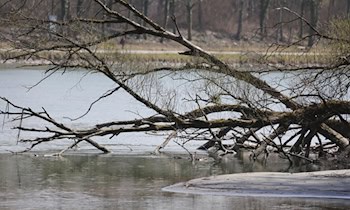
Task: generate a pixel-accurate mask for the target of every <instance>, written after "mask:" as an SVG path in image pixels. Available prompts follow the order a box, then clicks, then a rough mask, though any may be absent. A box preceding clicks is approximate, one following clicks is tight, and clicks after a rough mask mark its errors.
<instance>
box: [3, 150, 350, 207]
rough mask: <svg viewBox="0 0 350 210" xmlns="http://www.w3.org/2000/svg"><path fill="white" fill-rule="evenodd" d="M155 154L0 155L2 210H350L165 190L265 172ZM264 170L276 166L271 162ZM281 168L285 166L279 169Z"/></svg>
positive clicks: (322, 202) (318, 202)
mask: <svg viewBox="0 0 350 210" xmlns="http://www.w3.org/2000/svg"><path fill="white" fill-rule="evenodd" d="M234 164H235V166H232V167H226V166H225V165H222V164H216V165H215V164H208V163H205V164H201V163H198V164H195V165H193V164H192V163H191V162H190V161H188V160H187V159H185V158H184V159H174V158H169V157H159V156H158V157H155V156H115V155H114V156H113V155H67V156H66V157H63V158H53V157H43V156H33V155H30V154H28V155H20V156H12V155H5V154H2V155H0V209H242V210H248V209H344V210H345V209H348V208H349V206H350V201H347V200H336V199H333V200H332V199H329V200H327V199H307V198H305V199H296V198H293V199H289V198H276V199H274V198H263V197H259V198H254V197H226V196H213V195H192V194H178V193H167V192H162V191H161V188H163V187H165V186H168V185H171V184H174V183H177V182H182V181H186V180H189V179H192V178H195V177H202V176H209V175H215V174H223V173H234V172H244V171H246V172H247V171H254V170H258V171H259V170H262V169H261V168H260V167H259V165H255V166H253V165H251V164H246V163H244V162H241V161H236V162H234ZM270 167H271V168H267V169H266V170H276V169H277V168H276V167H275V166H270ZM280 169H281V168H280Z"/></svg>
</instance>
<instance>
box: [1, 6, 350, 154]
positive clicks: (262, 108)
mask: <svg viewBox="0 0 350 210" xmlns="http://www.w3.org/2000/svg"><path fill="white" fill-rule="evenodd" d="M93 3H94V4H98V5H99V8H100V10H99V13H103V14H104V15H103V16H101V17H99V16H98V15H96V16H94V17H85V18H82V17H77V18H72V19H69V20H65V21H63V22H61V21H55V20H42V19H37V18H35V15H34V14H33V10H28V9H26V8H25V7H23V6H21V5H17V4H16V3H14V4H12V5H11V10H10V12H9V13H8V14H7V15H6V16H5V18H3V19H2V23H3V25H4V24H6V23H9V22H13V23H15V25H14V27H13V28H12V30H4V31H3V32H2V35H1V37H2V39H3V40H5V41H6V43H8V44H9V46H10V47H11V49H9V50H8V51H6V52H4V53H3V55H2V57H4V58H5V61H10V60H18V59H35V60H38V61H40V62H41V65H42V64H45V65H47V66H48V67H47V68H48V69H47V71H46V73H47V74H48V76H50V75H51V74H53V73H56V72H62V71H63V72H65V71H69V70H70V69H76V68H84V69H86V71H91V72H98V73H100V74H103V75H105V76H106V77H107V78H109V79H110V80H112V81H113V82H114V83H115V85H116V87H115V88H114V89H112V90H110V94H106V95H103V96H101V97H100V98H99V99H97V100H96V101H95V102H98V101H99V100H101V99H103V98H105V97H113V96H112V94H113V93H114V92H116V91H120V90H124V91H126V92H127V93H128V94H129V95H131V96H132V97H133V98H134V99H136V100H137V101H139V102H141V103H142V104H143V105H144V106H145V107H147V108H149V109H151V110H153V111H154V112H156V113H157V114H156V115H152V116H148V117H144V118H139V119H135V120H130V121H113V122H106V123H103V124H97V125H94V126H92V127H90V128H81V129H79V128H78V129H77V128H72V127H71V126H70V125H69V124H63V123H61V122H59V121H57V120H56V119H54V118H52V117H51V116H50V114H49V113H48V112H47V111H46V110H45V109H43V110H41V111H38V110H32V109H31V108H26V107H22V106H18V105H16V104H15V103H13V102H12V101H10V100H8V99H6V98H3V97H2V98H0V99H1V100H2V101H4V102H5V103H7V104H8V106H9V107H11V109H7V110H1V112H0V113H1V114H3V115H9V116H12V117H13V119H14V120H18V121H19V122H20V124H19V126H18V127H16V129H18V130H20V131H22V132H37V133H38V134H39V133H40V134H42V133H44V134H46V135H45V137H37V138H34V139H22V140H21V141H22V142H27V143H28V142H29V143H31V146H30V147H29V148H28V149H27V150H26V151H29V150H31V149H32V148H34V147H35V146H37V145H39V144H43V143H47V142H50V141H53V140H56V139H67V140H71V141H72V145H71V146H69V148H72V147H74V146H75V145H77V144H79V143H80V142H88V143H90V144H91V145H93V146H94V147H96V148H98V149H99V150H101V151H103V152H109V150H108V148H105V147H104V146H103V145H100V144H98V142H97V141H95V140H94V138H95V137H100V136H109V137H110V138H113V137H116V136H118V135H119V134H121V133H128V132H147V131H154V132H160V131H169V132H170V133H171V134H170V136H169V138H167V139H166V141H169V140H170V139H171V138H181V139H184V142H187V141H190V140H196V139H207V140H208V142H207V143H206V144H204V145H203V146H202V147H201V148H202V149H209V148H210V147H218V148H219V150H221V151H224V153H223V154H227V153H233V152H236V151H237V150H240V149H241V148H245V147H247V146H250V147H253V152H252V158H253V159H257V158H258V157H259V156H260V155H261V154H264V153H267V147H268V146H271V147H272V148H274V149H275V151H276V152H279V153H281V154H282V155H284V156H285V157H287V158H288V159H290V157H303V158H304V159H307V160H310V161H312V160H313V159H310V152H312V151H317V153H318V154H319V156H321V155H324V154H327V153H330V152H331V151H336V152H337V154H338V155H339V157H340V158H346V157H347V156H348V155H349V152H350V147H349V143H350V142H349V137H350V133H349V129H350V125H349V121H348V119H347V116H348V115H349V114H350V108H349V107H350V106H349V105H350V102H349V101H348V100H347V91H348V87H349V84H350V82H349V79H348V78H349V77H348V62H347V60H346V59H343V60H341V62H336V63H334V64H331V65H327V66H306V67H305V66H303V67H298V68H295V69H293V70H299V71H293V72H292V73H290V72H287V71H289V70H291V68H290V67H288V66H286V65H284V66H278V68H280V69H281V68H282V69H284V70H285V71H286V72H282V73H281V74H282V75H285V74H289V75H290V76H291V77H292V76H293V78H292V80H293V81H294V82H295V83H293V84H290V85H289V86H288V85H287V84H282V83H283V82H282V79H281V81H280V83H277V84H276V83H274V82H271V81H269V80H267V79H266V78H267V77H266V74H273V73H269V72H268V73H264V74H259V73H252V72H250V71H248V70H241V69H240V68H236V67H233V66H231V65H228V64H227V63H225V62H223V61H222V60H220V59H219V58H218V57H216V56H214V55H212V54H210V53H208V52H207V51H205V50H203V49H201V48H200V47H199V46H197V45H195V44H193V43H192V42H190V41H188V40H187V39H186V38H184V37H183V36H182V34H181V31H180V29H179V28H178V26H177V23H176V19H175V18H173V24H174V25H175V27H176V28H177V34H174V33H172V32H169V31H167V30H166V29H165V28H163V27H161V26H160V25H158V24H157V23H155V22H153V21H152V20H151V19H149V18H148V17H147V16H145V15H144V14H142V13H141V12H140V11H138V10H137V9H136V8H135V7H134V6H133V5H132V4H130V3H128V2H127V1H123V0H117V1H115V2H114V4H117V5H118V10H112V9H111V8H109V7H108V6H107V5H106V4H104V2H103V1H101V0H94V1H93ZM286 10H287V9H286ZM130 13H131V14H132V16H130ZM296 15H297V14H296ZM297 18H299V19H302V20H303V21H306V20H305V19H303V18H302V17H299V16H297ZM137 20H142V21H141V23H142V24H141V23H139V22H140V21H137ZM106 24H108V25H109V28H111V30H110V31H108V32H107V34H100V33H98V32H99V28H100V27H101V26H103V25H106ZM126 26H127V27H126ZM310 27H312V26H310ZM312 30H314V32H315V34H314V36H315V37H318V38H322V39H326V40H329V41H330V42H337V43H340V42H342V43H346V44H348V43H349V41H348V40H346V39H343V38H342V37H331V36H326V35H322V34H321V33H320V32H318V31H317V29H316V28H313V27H312ZM140 34H146V35H150V36H154V37H159V38H161V39H162V40H169V41H173V42H176V43H178V44H179V45H181V46H183V47H185V48H186V50H184V51H183V52H181V53H180V54H182V55H186V56H192V57H195V58H197V59H196V60H195V61H196V62H195V63H188V64H179V65H177V66H176V67H174V66H173V67H169V66H156V67H152V65H149V67H148V68H147V69H146V70H144V69H143V70H130V66H129V67H128V68H127V69H123V68H121V67H120V66H122V65H121V64H123V63H125V61H124V60H123V56H121V55H118V54H108V53H106V52H105V51H103V50H99V48H100V47H101V45H102V44H104V43H108V42H111V41H112V40H115V39H117V38H122V37H125V36H131V35H140ZM305 39H306V38H305ZM57 55H59V59H58V58H57ZM266 68H267V67H266ZM274 69H275V70H276V68H274ZM184 70H187V71H190V72H191V71H194V72H196V78H194V79H193V80H201V81H203V83H204V84H205V85H204V86H203V87H201V88H203V89H202V91H200V92H201V93H200V94H193V95H190V97H189V99H188V101H190V102H191V103H192V105H193V106H192V109H191V110H180V111H177V110H175V109H174V108H172V106H170V105H169V104H170V102H169V100H171V97H169V95H166V96H165V98H164V99H162V101H163V102H164V101H168V102H169V104H168V105H167V106H164V105H162V104H161V103H159V100H153V99H152V98H151V97H148V96H145V95H144V94H143V93H142V91H140V88H139V87H138V86H143V85H144V86H146V84H141V85H135V82H134V80H136V79H137V78H139V77H142V76H147V75H152V74H159V73H160V72H169V74H171V73H176V72H179V71H184ZM270 70H271V69H270ZM295 72H296V73H295ZM67 73H68V72H67ZM272 77H273V76H272ZM264 78H265V79H264ZM183 79H184V80H186V81H188V82H191V79H189V78H183ZM284 81H285V79H284ZM287 81H290V80H287ZM144 86H143V88H146V87H144ZM149 88H152V87H149ZM141 89H142V88H141ZM95 102H94V103H95ZM94 103H92V104H91V106H93V104H94ZM193 107H195V108H193ZM90 108H91V107H90ZM218 113H226V114H227V113H228V114H227V115H225V116H227V117H225V118H222V117H216V116H217V115H216V114H218ZM213 116H214V117H213ZM31 118H37V119H39V120H41V121H44V122H45V126H43V127H25V126H23V125H24V124H23V123H22V122H23V121H25V120H28V119H31ZM223 140H230V141H231V144H230V145H226V144H223ZM248 142H253V144H247V143H248ZM315 142H316V143H315ZM164 145H165V144H164ZM164 145H163V146H164ZM69 148H65V149H64V150H63V151H62V152H64V151H65V150H66V149H69Z"/></svg>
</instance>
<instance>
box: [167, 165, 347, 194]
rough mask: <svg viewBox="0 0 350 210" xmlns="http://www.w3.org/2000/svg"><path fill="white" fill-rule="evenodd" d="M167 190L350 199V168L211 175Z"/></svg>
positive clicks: (195, 192) (192, 192) (193, 192)
mask: <svg viewBox="0 0 350 210" xmlns="http://www.w3.org/2000/svg"><path fill="white" fill-rule="evenodd" d="M163 191H167V192H178V193H191V194H211V195H228V196H254V197H256V196H261V197H305V198H306V197H307V198H339V199H350V170H332V171H318V172H307V173H270V172H258V173H241V174H229V175H221V176H211V177H205V178H199V179H193V180H190V181H188V182H182V183H178V184H175V185H172V186H169V187H165V188H163Z"/></svg>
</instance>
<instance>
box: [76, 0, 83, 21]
mask: <svg viewBox="0 0 350 210" xmlns="http://www.w3.org/2000/svg"><path fill="white" fill-rule="evenodd" d="M82 9H83V0H78V1H77V10H76V13H77V17H80V16H81V13H82Z"/></svg>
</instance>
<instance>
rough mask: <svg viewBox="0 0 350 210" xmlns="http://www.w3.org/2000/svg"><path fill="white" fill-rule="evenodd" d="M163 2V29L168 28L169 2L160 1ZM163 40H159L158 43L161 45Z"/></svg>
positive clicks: (166, 0)
mask: <svg viewBox="0 0 350 210" xmlns="http://www.w3.org/2000/svg"><path fill="white" fill-rule="evenodd" d="M162 1H164V16H163V28H165V29H166V28H167V27H168V20H169V0H162ZM163 41H164V38H163V37H161V38H160V42H161V43H163Z"/></svg>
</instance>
